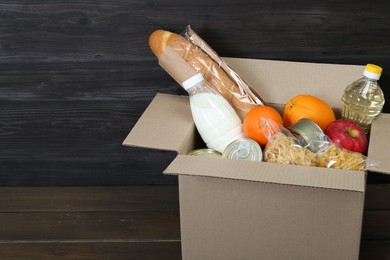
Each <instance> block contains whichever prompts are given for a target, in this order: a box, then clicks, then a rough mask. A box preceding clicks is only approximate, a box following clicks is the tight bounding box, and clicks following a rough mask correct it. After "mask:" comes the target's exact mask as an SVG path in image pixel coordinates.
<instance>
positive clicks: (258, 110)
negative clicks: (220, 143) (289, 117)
mask: <svg viewBox="0 0 390 260" xmlns="http://www.w3.org/2000/svg"><path fill="white" fill-rule="evenodd" d="M262 118H268V119H270V120H273V121H274V122H276V123H278V124H280V125H283V119H282V117H281V116H280V114H279V112H278V111H276V110H275V109H274V108H272V107H269V106H258V107H255V108H253V109H252V110H250V111H249V112H248V114H246V117H245V118H244V122H243V125H242V127H243V130H244V134H245V136H246V137H248V138H251V139H253V140H255V141H256V142H258V143H259V144H260V145H261V146H263V147H264V146H265V145H266V144H267V143H268V139H267V137H266V136H265V135H264V126H263V125H262V122H261V120H262Z"/></svg>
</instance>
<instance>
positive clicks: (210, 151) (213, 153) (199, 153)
mask: <svg viewBox="0 0 390 260" xmlns="http://www.w3.org/2000/svg"><path fill="white" fill-rule="evenodd" d="M187 155H191V156H208V157H218V158H221V156H222V154H221V153H220V152H218V151H216V150H214V149H208V148H204V149H196V150H193V151H190V152H188V153H187Z"/></svg>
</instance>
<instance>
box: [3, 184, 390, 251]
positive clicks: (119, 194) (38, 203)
mask: <svg viewBox="0 0 390 260" xmlns="http://www.w3.org/2000/svg"><path fill="white" fill-rule="evenodd" d="M385 186H387V185H368V188H367V190H368V192H367V204H368V205H369V207H370V208H372V209H373V210H366V211H365V214H364V223H363V236H362V242H361V250H360V255H361V256H360V259H388V258H389V256H390V251H389V247H388V240H389V237H390V226H389V225H388V221H387V220H388V219H389V217H390V216H389V210H388V208H386V205H384V208H381V206H380V204H378V203H376V204H373V205H371V202H370V201H372V200H374V201H376V199H375V196H376V195H375V192H378V191H379V190H382V189H385ZM177 192H178V190H177V187H176V186H156V187H153V186H129V187H123V186H122V187H3V188H0V223H2V225H0V258H1V259H50V258H51V259H53V258H55V259H161V258H158V256H161V257H163V256H164V257H165V256H166V257H167V258H163V259H180V254H181V252H180V226H179V222H180V218H179V213H178V193H177ZM369 194H371V195H369ZM378 194H379V193H378ZM370 257H371V258H370Z"/></svg>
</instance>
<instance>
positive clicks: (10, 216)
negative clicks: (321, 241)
mask: <svg viewBox="0 0 390 260" xmlns="http://www.w3.org/2000/svg"><path fill="white" fill-rule="evenodd" d="M389 217H390V211H366V212H365V213H364V221H363V230H362V240H389V239H390V224H389V221H388V220H389ZM179 222H180V221H179V213H178V212H53V213H47V212H43V213H0V223H2V225H1V227H0V242H4V241H19V240H22V241H25V240H56V241H57V240H58V241H68V240H90V239H98V240H104V239H109V240H115V239H124V240H126V239H127V240H141V241H143V240H145V239H149V240H161V239H170V240H172V239H174V240H175V239H176V240H177V239H179V238H180V232H179V230H180V227H179V226H180V223H179Z"/></svg>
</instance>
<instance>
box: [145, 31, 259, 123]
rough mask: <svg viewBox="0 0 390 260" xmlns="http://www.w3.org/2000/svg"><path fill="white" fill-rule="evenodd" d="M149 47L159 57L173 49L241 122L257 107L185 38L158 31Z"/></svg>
mask: <svg viewBox="0 0 390 260" xmlns="http://www.w3.org/2000/svg"><path fill="white" fill-rule="evenodd" d="M149 46H150V48H151V50H152V51H153V53H154V54H155V55H156V56H157V57H160V56H161V55H162V53H163V52H164V49H165V48H166V47H167V46H169V47H171V48H172V49H173V50H174V51H175V52H176V53H177V54H178V55H179V56H180V57H181V58H183V59H184V60H185V61H186V62H187V63H188V64H189V65H190V66H191V67H192V68H193V69H195V70H196V71H197V72H198V73H201V74H202V75H203V77H204V78H205V80H206V81H207V82H208V83H209V84H210V86H211V87H212V88H214V89H215V90H216V91H218V92H219V93H220V94H221V95H222V96H223V97H224V98H225V99H226V100H227V101H228V102H229V103H230V104H231V106H232V107H233V108H234V110H235V111H236V113H237V114H238V116H239V117H240V118H241V120H243V119H244V117H245V115H246V113H247V112H249V110H251V109H252V108H254V107H255V106H256V104H254V103H252V102H250V101H249V100H247V98H246V96H244V95H243V94H242V91H241V89H240V88H239V87H238V86H237V84H236V83H235V82H234V81H232V80H231V78H230V77H229V76H228V75H227V74H226V72H225V71H224V70H223V69H222V68H220V66H219V65H218V64H217V63H216V62H215V61H214V60H213V59H212V58H210V57H209V56H208V55H207V54H206V53H205V52H203V51H202V50H201V49H200V48H198V47H197V46H195V45H194V44H192V43H191V42H190V41H188V40H187V39H185V38H184V37H182V36H180V35H178V34H176V33H172V32H169V31H165V30H157V31H154V32H153V33H152V34H151V35H150V37H149ZM179 83H181V82H179Z"/></svg>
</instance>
